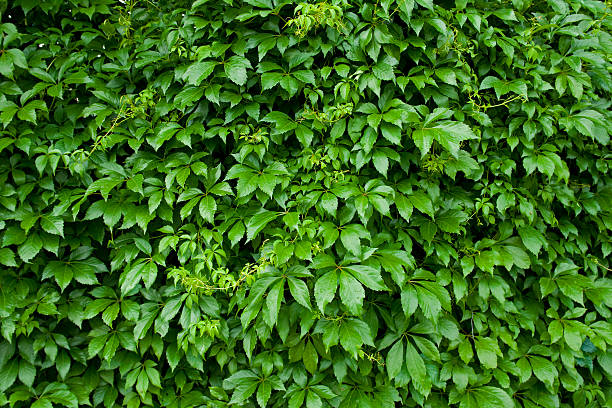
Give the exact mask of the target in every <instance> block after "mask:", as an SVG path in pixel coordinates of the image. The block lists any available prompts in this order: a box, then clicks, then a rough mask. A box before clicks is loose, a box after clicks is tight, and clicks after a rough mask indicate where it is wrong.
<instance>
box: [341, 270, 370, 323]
mask: <svg viewBox="0 0 612 408" xmlns="http://www.w3.org/2000/svg"><path fill="white" fill-rule="evenodd" d="M338 276H339V278H340V299H342V303H343V304H345V305H346V307H347V308H348V310H349V312H351V313H352V314H354V315H360V314H361V308H362V306H363V299H364V298H365V291H364V290H363V286H361V283H359V281H358V280H357V279H355V278H354V277H352V276H351V275H350V274H348V273H346V272H340V274H339V275H338Z"/></svg>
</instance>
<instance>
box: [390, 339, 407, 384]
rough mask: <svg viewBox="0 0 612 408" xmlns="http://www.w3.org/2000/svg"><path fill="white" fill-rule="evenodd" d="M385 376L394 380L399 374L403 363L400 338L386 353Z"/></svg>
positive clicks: (401, 340)
mask: <svg viewBox="0 0 612 408" xmlns="http://www.w3.org/2000/svg"><path fill="white" fill-rule="evenodd" d="M386 362H387V374H388V375H389V379H391V380H392V379H394V378H395V377H397V375H398V374H399V373H400V370H401V368H402V364H403V363H404V340H403V339H402V338H400V339H399V340H398V341H396V342H395V344H394V345H393V347H391V349H389V352H388V353H387V361H386Z"/></svg>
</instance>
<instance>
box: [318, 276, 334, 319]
mask: <svg viewBox="0 0 612 408" xmlns="http://www.w3.org/2000/svg"><path fill="white" fill-rule="evenodd" d="M337 288H338V273H337V272H336V271H330V272H327V273H325V274H324V275H323V276H321V277H320V278H319V279H317V282H316V283H315V286H314V297H315V299H316V301H317V306H319V310H321V312H322V313H324V311H325V306H326V305H327V304H328V303H329V302H331V301H332V300H334V296H335V295H336V289H337Z"/></svg>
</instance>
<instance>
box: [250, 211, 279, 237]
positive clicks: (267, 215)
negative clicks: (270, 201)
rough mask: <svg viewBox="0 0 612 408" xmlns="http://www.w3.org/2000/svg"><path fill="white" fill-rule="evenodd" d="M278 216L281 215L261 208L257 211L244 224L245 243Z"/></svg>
mask: <svg viewBox="0 0 612 408" xmlns="http://www.w3.org/2000/svg"><path fill="white" fill-rule="evenodd" d="M279 215H281V213H280V212H277V211H268V210H265V209H263V208H262V209H261V210H259V211H258V212H257V213H256V214H255V215H253V216H252V217H251V218H250V219H249V221H248V223H247V224H246V232H247V241H250V240H251V239H253V238H254V237H255V235H257V234H258V233H259V232H260V231H261V230H263V229H264V228H265V227H266V225H268V224H269V223H270V222H272V221H274V220H275V219H276V218H278V217H279Z"/></svg>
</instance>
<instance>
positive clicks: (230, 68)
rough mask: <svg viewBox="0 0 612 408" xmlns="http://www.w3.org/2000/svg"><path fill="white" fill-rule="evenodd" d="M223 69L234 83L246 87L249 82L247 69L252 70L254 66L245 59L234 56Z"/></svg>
mask: <svg viewBox="0 0 612 408" xmlns="http://www.w3.org/2000/svg"><path fill="white" fill-rule="evenodd" d="M223 68H224V69H225V73H226V74H227V76H228V77H229V79H231V80H232V82H234V83H236V84H238V85H244V84H246V81H247V68H252V66H251V63H250V62H249V60H248V59H246V58H245V57H241V56H238V55H234V56H232V57H230V58H229V59H228V60H227V61H225V63H224V64H223Z"/></svg>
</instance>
